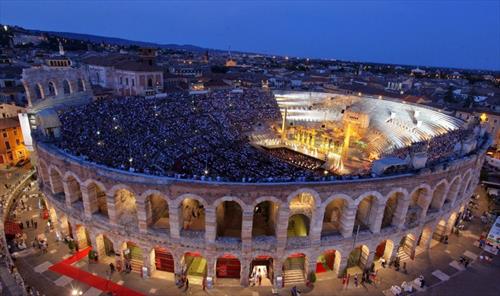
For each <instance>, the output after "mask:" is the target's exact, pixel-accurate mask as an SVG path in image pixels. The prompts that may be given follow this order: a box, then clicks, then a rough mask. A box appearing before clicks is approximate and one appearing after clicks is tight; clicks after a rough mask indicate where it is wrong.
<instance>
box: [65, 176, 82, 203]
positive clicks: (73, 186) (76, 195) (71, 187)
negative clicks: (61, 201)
mask: <svg viewBox="0 0 500 296" xmlns="http://www.w3.org/2000/svg"><path fill="white" fill-rule="evenodd" d="M66 187H67V188H68V193H69V200H70V201H71V205H72V206H73V207H74V208H75V209H78V210H80V211H83V199H82V191H81V189H80V183H79V182H78V181H77V180H76V178H75V177H73V176H71V175H70V176H68V178H67V179H66Z"/></svg>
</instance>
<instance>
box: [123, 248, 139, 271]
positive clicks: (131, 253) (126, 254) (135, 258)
mask: <svg viewBox="0 0 500 296" xmlns="http://www.w3.org/2000/svg"><path fill="white" fill-rule="evenodd" d="M122 256H123V265H122V266H123V268H125V266H126V265H127V262H128V263H130V265H131V267H132V271H134V272H139V273H140V272H141V270H142V265H143V263H144V261H143V254H142V249H141V248H140V247H139V246H138V245H137V244H135V243H133V242H125V243H123V245H122Z"/></svg>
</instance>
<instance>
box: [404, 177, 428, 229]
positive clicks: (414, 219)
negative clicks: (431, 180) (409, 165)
mask: <svg viewBox="0 0 500 296" xmlns="http://www.w3.org/2000/svg"><path fill="white" fill-rule="evenodd" d="M431 192H432V190H431V187H430V186H429V185H427V184H422V185H420V186H418V187H417V188H415V189H414V190H413V191H412V192H411V193H410V200H409V205H408V210H407V212H406V217H405V226H406V227H408V228H410V227H412V226H415V225H416V223H419V222H420V221H421V220H422V219H423V218H424V217H425V215H426V212H427V207H428V206H429V204H430V198H431Z"/></svg>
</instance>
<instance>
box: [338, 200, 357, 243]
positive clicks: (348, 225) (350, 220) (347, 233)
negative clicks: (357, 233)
mask: <svg viewBox="0 0 500 296" xmlns="http://www.w3.org/2000/svg"><path fill="white" fill-rule="evenodd" d="M357 208H358V207H357V206H355V205H349V206H346V207H344V209H343V210H342V215H341V217H340V233H341V234H342V236H343V237H344V238H349V237H352V231H353V228H354V222H355V220H356V210H357Z"/></svg>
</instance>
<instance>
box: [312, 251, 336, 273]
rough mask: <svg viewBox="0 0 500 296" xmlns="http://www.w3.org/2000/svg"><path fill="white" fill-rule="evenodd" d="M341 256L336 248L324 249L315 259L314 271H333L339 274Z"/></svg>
mask: <svg viewBox="0 0 500 296" xmlns="http://www.w3.org/2000/svg"><path fill="white" fill-rule="evenodd" d="M341 261H342V256H341V253H340V251H339V250H337V249H326V250H323V251H322V252H321V255H319V256H318V258H317V259H316V273H323V272H333V273H334V274H335V275H340V263H341Z"/></svg>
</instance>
